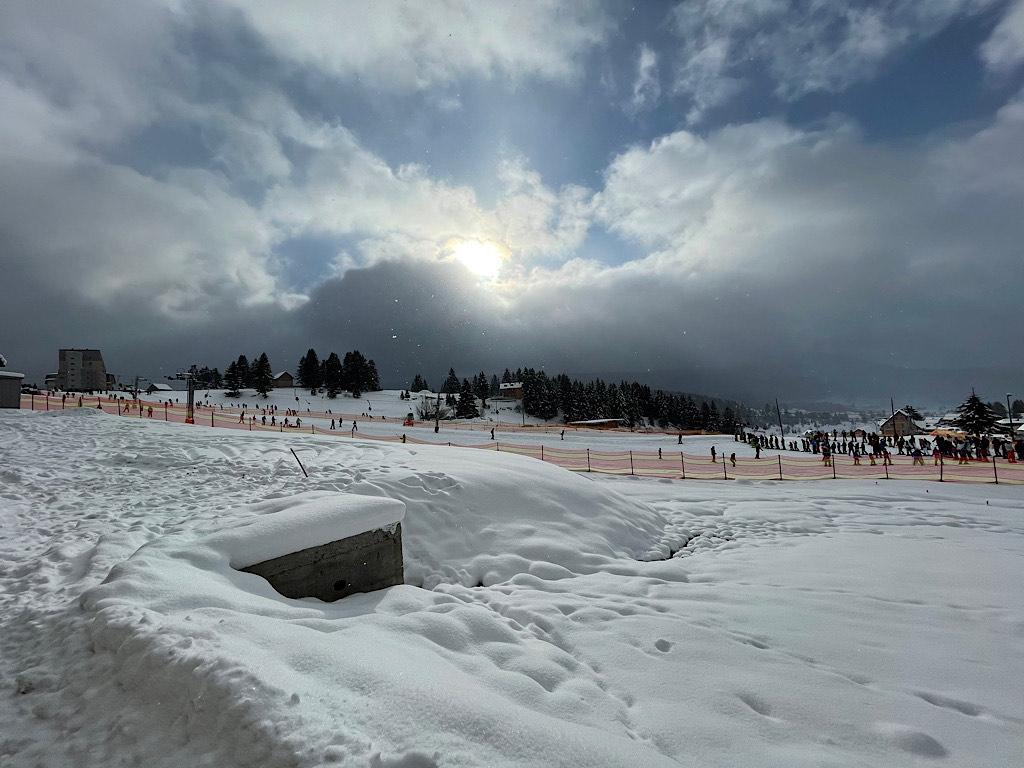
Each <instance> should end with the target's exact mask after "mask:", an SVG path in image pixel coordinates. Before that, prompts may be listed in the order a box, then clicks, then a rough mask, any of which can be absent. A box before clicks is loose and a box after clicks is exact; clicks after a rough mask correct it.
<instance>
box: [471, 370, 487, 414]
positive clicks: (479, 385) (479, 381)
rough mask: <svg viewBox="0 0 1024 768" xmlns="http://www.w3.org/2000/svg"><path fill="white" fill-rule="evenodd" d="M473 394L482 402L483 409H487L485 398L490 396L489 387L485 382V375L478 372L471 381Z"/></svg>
mask: <svg viewBox="0 0 1024 768" xmlns="http://www.w3.org/2000/svg"><path fill="white" fill-rule="evenodd" d="M473 393H474V394H475V395H476V396H477V397H479V398H480V399H481V400H482V401H483V407H484V408H485V409H486V408H487V398H488V397H490V396H491V385H490V383H489V382H488V381H487V374H486V373H484V372H483V371H480V373H478V374H477V375H476V378H475V379H473Z"/></svg>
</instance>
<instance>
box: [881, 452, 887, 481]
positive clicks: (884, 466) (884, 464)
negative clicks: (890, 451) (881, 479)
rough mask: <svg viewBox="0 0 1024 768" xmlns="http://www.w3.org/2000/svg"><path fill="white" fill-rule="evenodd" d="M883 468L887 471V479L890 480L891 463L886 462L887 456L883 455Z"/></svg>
mask: <svg viewBox="0 0 1024 768" xmlns="http://www.w3.org/2000/svg"><path fill="white" fill-rule="evenodd" d="M882 468H883V469H885V479H886V480H888V479H889V462H888V461H886V460H885V454H884V453H883V454H882Z"/></svg>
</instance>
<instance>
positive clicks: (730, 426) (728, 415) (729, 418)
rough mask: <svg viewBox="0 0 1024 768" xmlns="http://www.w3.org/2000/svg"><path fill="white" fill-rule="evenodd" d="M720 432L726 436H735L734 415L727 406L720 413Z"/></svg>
mask: <svg viewBox="0 0 1024 768" xmlns="http://www.w3.org/2000/svg"><path fill="white" fill-rule="evenodd" d="M722 431H723V432H725V433H726V434H732V435H735V434H736V414H735V413H734V412H733V410H732V408H731V407H729V406H728V405H727V406H725V410H724V411H722Z"/></svg>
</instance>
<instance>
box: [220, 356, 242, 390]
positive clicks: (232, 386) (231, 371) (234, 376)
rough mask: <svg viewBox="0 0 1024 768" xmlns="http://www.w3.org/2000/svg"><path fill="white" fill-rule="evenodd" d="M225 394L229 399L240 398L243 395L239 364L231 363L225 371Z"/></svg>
mask: <svg viewBox="0 0 1024 768" xmlns="http://www.w3.org/2000/svg"><path fill="white" fill-rule="evenodd" d="M224 389H225V390H226V391H225V392H224V394H225V395H227V396H228V397H238V396H239V395H240V394H241V389H242V379H241V377H240V376H239V375H238V363H237V362H235V361H231V362H230V363H228V367H227V369H226V370H225V371H224Z"/></svg>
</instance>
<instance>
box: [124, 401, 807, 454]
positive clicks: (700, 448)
mask: <svg viewBox="0 0 1024 768" xmlns="http://www.w3.org/2000/svg"><path fill="white" fill-rule="evenodd" d="M399 391H400V390H382V391H380V392H369V393H366V394H365V395H364V396H363V397H362V398H359V399H356V400H354V399H352V398H351V397H350V396H349V395H347V394H341V395H339V396H338V397H337V398H335V399H330V398H328V397H326V396H324V395H318V396H315V397H314V396H312V395H310V394H309V391H308V390H301V389H294V390H293V389H276V390H273V391H272V392H271V393H270V395H269V397H268V398H267V399H266V400H264V399H263V398H260V397H257V396H255V395H253V393H252V392H248V393H247V394H246V395H244V396H243V397H238V398H231V397H227V396H226V395H225V394H224V392H223V391H222V390H197V391H196V402H197V403H202V404H211V405H213V406H216V407H219V406H221V405H223V406H225V407H226V408H243V407H244V408H245V410H246V413H247V414H250V415H251V414H253V413H256V414H261V413H262V409H264V408H266V407H267V406H270V405H275V406H277V408H278V409H279V416H278V421H280V418H281V417H280V413H283V412H284V411H285V409H288V408H293V409H295V410H297V411H298V412H299V415H300V418H301V419H302V421H303V424H305V425H307V426H308V425H311V424H315V425H316V427H317V429H327V428H328V427H329V426H330V423H331V419H330V418H329V417H328V418H318V417H315V416H311V415H310V413H313V414H315V413H325V412H326V411H327V409H330V410H331V412H332V413H333V414H336V415H338V416H339V418H338V419H337V421H336V426H337V427H338V429H339V430H351V427H352V420H353V417H355V420H356V422H357V426H358V431H359V432H361V433H363V434H366V435H376V436H388V437H398V436H401V435H403V434H405V435H408V436H409V437H413V438H418V439H420V440H429V441H435V442H438V443H445V444H447V443H449V442H451V443H455V444H459V445H483V444H486V443H490V442H491V434H490V430H491V428H494V436H495V439H496V440H497V441H499V442H502V443H511V444H514V445H533V446H537V445H545V446H548V447H555V448H569V449H580V450H582V449H585V448H590V449H593V450H605V451H629V450H635V451H657V450H658V449H659V448H661V449H663V450H665V451H678V450H679V443H678V437H677V436H676V435H675V434H672V433H663V432H659V431H655V432H651V433H646V432H642V431H638V432H628V431H604V430H597V429H579V430H577V429H572V428H569V429H565V434H564V436H562V435H561V434H560V432H561V430H562V429H563V426H564V425H561V424H559V423H558V422H557V421H554V420H552V421H550V422H544V421H543V420H541V419H537V418H535V417H533V416H527V417H526V424H527V425H528V426H533V427H537V428H540V429H537V430H536V431H530V430H525V431H524V430H522V429H509V428H508V427H521V425H522V415H521V414H520V413H515V412H514V411H513V410H512V406H511V405H509V404H508V403H507V402H506V403H501V404H499V405H498V406H496V407H495V408H491V406H490V405H488V408H489V410H488V411H487V412H486V414H485V416H484V417H481V418H480V419H475V420H472V421H471V422H466V421H460V422H458V424H459V425H460V426H458V427H456V426H454V425H453V423H452V422H447V423H446V422H445V421H442V422H441V424H440V430H439V431H438V432H437V433H435V432H434V428H433V425H432V424H427V425H423V423H422V422H419V423H418V426H414V427H406V426H403V425H402V423H401V422H402V419H404V418H405V416H406V415H407V414H408V413H410V412H411V413H414V414H415V411H416V404H417V403H418V402H419V399H418V398H419V396H418V395H413V399H412V400H401V399H399V397H398V395H399ZM111 394H112V395H114V396H124V394H125V393H123V392H114V393H111ZM435 397H436V395H435ZM296 398H298V400H296ZM367 398H368V399H367ZM143 399H148V400H150V401H153V402H159V401H162V400H168V399H170V400H171V401H172V402H173V401H175V400H177V401H178V402H179V403H184V402H185V401H186V399H187V396H186V394H185V393H184V392H172V393H161V392H157V393H154V394H152V395H143ZM442 399H443V398H442ZM368 406H369V407H368ZM363 413H366V414H367V416H366V417H364V416H363V415H362V414H363ZM341 414H346V418H345V419H341V418H340V416H341ZM371 414H372V415H373V418H372V419H371V418H369V416H370V415H371ZM157 416H158V417H159V413H158V414H157ZM381 417H384V418H383V420H382V418H381ZM492 419H493V421H492ZM201 421H202V419H201V418H200V422H201ZM293 421H294V419H293ZM682 445H683V448H684V449H685V451H686V452H687V453H689V454H702V455H705V456H706V455H710V451H711V446H715V448H716V450H717V451H718V453H719V454H720V455H721V454H723V453H724V454H725V455H726V456H728V455H729V454H730V453H732V452H735V453H736V455H737V456H753V455H754V450H753V449H752V448H751V447H750V446H749V445H746V444H744V443H737V442H735V441H734V440H733V436H732V435H687V436H685V437H684V438H683V443H682ZM775 453H778V451H770V450H765V451H762V455H774V454H775ZM788 455H794V454H792V452H789V453H788Z"/></svg>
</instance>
